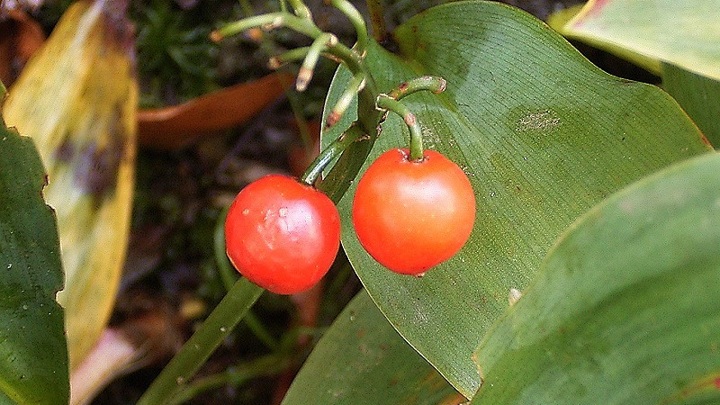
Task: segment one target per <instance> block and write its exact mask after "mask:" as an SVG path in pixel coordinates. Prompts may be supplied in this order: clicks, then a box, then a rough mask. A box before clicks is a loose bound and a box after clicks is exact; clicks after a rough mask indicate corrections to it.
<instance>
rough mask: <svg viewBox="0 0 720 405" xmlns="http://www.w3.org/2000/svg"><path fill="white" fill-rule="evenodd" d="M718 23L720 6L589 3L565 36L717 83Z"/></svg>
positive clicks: (670, 1) (706, 0) (701, 2)
mask: <svg viewBox="0 0 720 405" xmlns="http://www.w3.org/2000/svg"><path fill="white" fill-rule="evenodd" d="M718 22H720V1H718V0H643V1H636V0H590V1H588V2H587V4H586V5H585V8H584V9H583V10H582V11H581V12H580V13H579V14H578V15H577V16H576V17H575V18H573V19H572V20H571V21H570V22H569V23H568V24H567V26H565V28H564V30H563V32H564V33H565V34H566V35H568V36H571V37H574V38H578V39H581V40H586V41H588V42H589V43H591V44H593V45H597V44H599V43H602V44H605V45H606V46H609V48H607V49H608V50H612V49H613V48H616V49H617V48H625V49H627V50H629V51H631V52H636V53H638V54H641V55H645V56H646V57H649V58H653V59H659V60H661V61H665V62H668V63H672V64H675V65H678V66H680V67H682V68H683V69H686V70H689V71H691V72H695V73H698V74H701V75H703V76H707V77H710V78H714V79H716V80H719V79H720V45H718V44H720V24H719V23H718ZM620 56H622V55H620Z"/></svg>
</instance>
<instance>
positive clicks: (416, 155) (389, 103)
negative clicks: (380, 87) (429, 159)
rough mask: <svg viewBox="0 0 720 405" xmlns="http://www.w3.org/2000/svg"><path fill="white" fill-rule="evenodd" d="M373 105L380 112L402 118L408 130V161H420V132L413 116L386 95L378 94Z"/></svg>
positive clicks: (403, 106) (421, 156) (404, 106)
mask: <svg viewBox="0 0 720 405" xmlns="http://www.w3.org/2000/svg"><path fill="white" fill-rule="evenodd" d="M375 105H376V106H377V108H378V109H380V110H387V111H392V112H394V113H395V114H398V115H399V116H400V117H402V119H403V121H405V125H407V127H408V129H409V130H410V160H411V161H420V160H422V159H423V156H424V155H423V140H422V130H421V128H420V124H419V123H418V121H417V118H416V117H415V114H413V113H412V111H410V109H409V108H408V107H407V106H406V105H405V104H403V103H401V102H400V101H397V100H395V99H394V98H392V97H390V96H388V95H387V94H380V95H379V96H378V97H377V99H376V101H375Z"/></svg>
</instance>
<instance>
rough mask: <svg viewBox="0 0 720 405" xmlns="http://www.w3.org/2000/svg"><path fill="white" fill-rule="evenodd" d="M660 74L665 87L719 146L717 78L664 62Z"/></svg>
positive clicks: (719, 102) (719, 106)
mask: <svg viewBox="0 0 720 405" xmlns="http://www.w3.org/2000/svg"><path fill="white" fill-rule="evenodd" d="M718 63H720V61H719V62H718ZM662 77H663V87H664V88H665V91H667V92H668V93H670V95H671V96H673V97H674V98H675V100H677V102H678V103H680V105H681V106H682V107H683V108H684V109H685V111H686V112H687V113H688V115H690V117H692V119H693V121H695V123H696V124H697V126H698V127H699V128H700V130H701V131H703V133H704V134H705V136H706V137H707V138H708V139H709V140H710V142H711V143H712V144H713V145H715V146H716V147H718V146H720V81H718V80H713V79H708V78H707V77H704V76H700V75H697V74H695V73H692V72H688V71H687V70H684V69H681V68H679V67H677V66H673V65H670V64H667V63H666V64H663V75H662Z"/></svg>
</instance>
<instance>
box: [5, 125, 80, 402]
mask: <svg viewBox="0 0 720 405" xmlns="http://www.w3.org/2000/svg"><path fill="white" fill-rule="evenodd" d="M44 184H45V172H44V170H43V166H42V163H41V162H40V157H39V156H38V154H37V151H36V149H35V146H34V145H33V142H32V140H31V139H30V138H27V137H22V136H20V135H18V134H17V132H15V131H14V130H11V129H7V128H6V127H5V124H4V122H2V119H0V403H18V404H63V403H67V401H68V395H69V394H68V393H69V382H68V378H69V377H68V358H67V347H66V343H65V335H64V334H63V313H62V309H61V308H60V306H59V305H58V304H57V303H56V302H55V294H56V293H57V292H58V291H59V290H60V289H61V288H62V282H63V280H62V268H61V265H60V253H59V252H60V246H59V242H58V237H57V229H56V227H55V216H54V215H53V212H52V210H51V209H50V207H48V206H47V205H45V202H44V201H43V198H42V189H43V186H44Z"/></svg>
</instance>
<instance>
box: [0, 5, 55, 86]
mask: <svg viewBox="0 0 720 405" xmlns="http://www.w3.org/2000/svg"><path fill="white" fill-rule="evenodd" d="M43 42H45V33H44V32H43V30H42V28H41V27H40V24H38V22H37V21H35V20H34V19H32V18H31V17H30V16H28V15H27V14H26V13H25V12H24V11H22V10H19V9H17V10H8V11H7V19H5V20H2V21H0V80H2V82H3V83H4V84H5V86H7V87H10V85H11V84H12V83H13V82H14V81H15V79H16V78H17V76H18V74H20V70H21V69H22V68H23V66H25V63H27V61H28V59H30V56H32V54H33V53H34V52H35V51H36V50H37V49H38V48H40V46H41V45H42V44H43Z"/></svg>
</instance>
